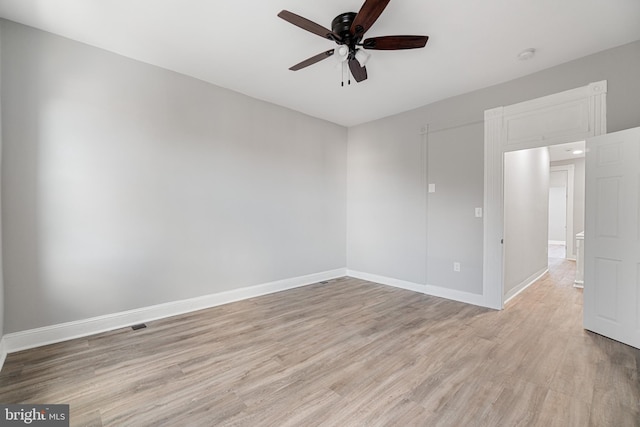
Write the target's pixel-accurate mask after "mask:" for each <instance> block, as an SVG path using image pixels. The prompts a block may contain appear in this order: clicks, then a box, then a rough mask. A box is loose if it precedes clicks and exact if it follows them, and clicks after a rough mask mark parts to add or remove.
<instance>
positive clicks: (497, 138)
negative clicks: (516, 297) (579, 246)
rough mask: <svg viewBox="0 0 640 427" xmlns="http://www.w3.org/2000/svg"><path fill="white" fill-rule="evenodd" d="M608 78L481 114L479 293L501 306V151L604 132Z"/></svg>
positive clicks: (502, 284)
mask: <svg viewBox="0 0 640 427" xmlns="http://www.w3.org/2000/svg"><path fill="white" fill-rule="evenodd" d="M606 94H607V81H606V80H602V81H599V82H595V83H590V84H588V85H587V86H583V87H580V88H577V89H572V90H568V91H565V92H560V93H556V94H553V95H549V96H545V97H542V98H537V99H534V100H531V101H526V102H521V103H518V104H513V105H510V106H506V107H497V108H492V109H490V110H486V111H485V112H484V117H485V120H484V123H485V125H484V134H485V140H484V154H485V156H484V213H485V217H484V224H483V227H484V243H483V277H482V283H483V284H482V287H483V292H482V293H483V296H484V298H485V303H486V306H487V307H491V308H495V309H499V310H501V309H502V308H503V307H504V291H503V290H504V283H503V279H504V254H503V246H502V239H503V236H504V218H503V209H504V199H503V170H504V153H506V152H508V151H515V150H522V149H528V148H537V147H546V146H549V145H556V144H564V143H568V142H575V141H580V140H583V139H586V138H589V137H592V136H597V135H602V134H605V133H606V129H607V123H606V116H607V114H606V107H607V105H606Z"/></svg>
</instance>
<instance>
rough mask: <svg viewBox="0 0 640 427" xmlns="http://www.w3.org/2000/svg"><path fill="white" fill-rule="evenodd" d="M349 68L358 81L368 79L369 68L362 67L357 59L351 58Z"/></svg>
mask: <svg viewBox="0 0 640 427" xmlns="http://www.w3.org/2000/svg"><path fill="white" fill-rule="evenodd" d="M349 70H351V74H352V75H353V78H354V79H356V81H357V82H358V83H360V82H361V81H363V80H367V69H366V68H365V67H362V66H361V65H360V63H359V62H358V60H357V59H355V58H351V59H349Z"/></svg>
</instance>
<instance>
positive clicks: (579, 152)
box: [573, 150, 584, 154]
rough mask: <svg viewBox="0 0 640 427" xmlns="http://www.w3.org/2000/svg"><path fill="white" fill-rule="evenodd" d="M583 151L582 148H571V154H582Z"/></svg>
mask: <svg viewBox="0 0 640 427" xmlns="http://www.w3.org/2000/svg"><path fill="white" fill-rule="evenodd" d="M582 153H584V151H582V150H573V154H582Z"/></svg>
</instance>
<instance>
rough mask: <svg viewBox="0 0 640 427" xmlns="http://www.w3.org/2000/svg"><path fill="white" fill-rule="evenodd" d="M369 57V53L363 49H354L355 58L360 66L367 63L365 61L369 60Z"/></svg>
mask: <svg viewBox="0 0 640 427" xmlns="http://www.w3.org/2000/svg"><path fill="white" fill-rule="evenodd" d="M369 58H371V55H370V54H368V53H367V52H365V51H364V50H362V49H358V50H356V59H357V60H358V62H359V63H360V66H361V67H364V66H365V65H366V64H367V62H369Z"/></svg>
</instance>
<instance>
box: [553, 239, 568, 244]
mask: <svg viewBox="0 0 640 427" xmlns="http://www.w3.org/2000/svg"><path fill="white" fill-rule="evenodd" d="M549 244H550V245H566V244H567V242H565V241H564V240H549Z"/></svg>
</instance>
